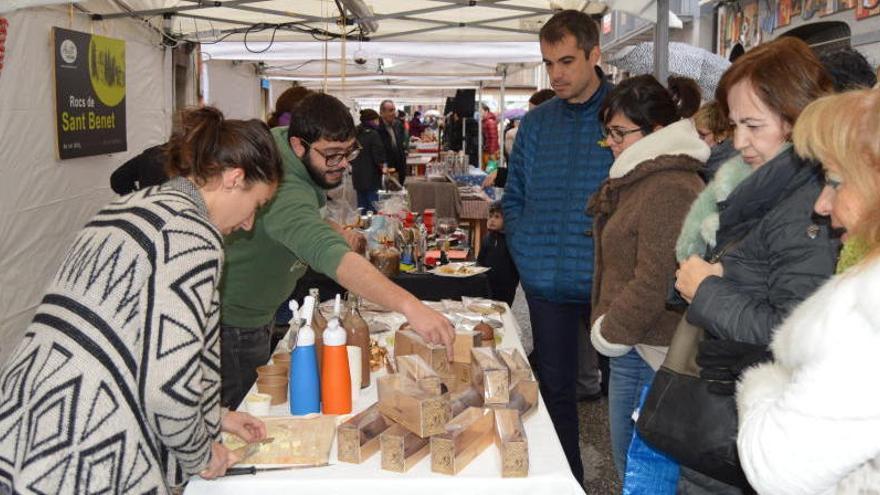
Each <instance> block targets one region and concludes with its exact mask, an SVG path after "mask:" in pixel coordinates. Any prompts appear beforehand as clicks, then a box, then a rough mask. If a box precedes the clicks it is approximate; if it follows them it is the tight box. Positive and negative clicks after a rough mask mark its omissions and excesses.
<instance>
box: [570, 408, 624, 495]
mask: <svg viewBox="0 0 880 495" xmlns="http://www.w3.org/2000/svg"><path fill="white" fill-rule="evenodd" d="M578 417H579V418H580V422H581V460H582V461H583V463H584V491H585V492H587V495H612V494H618V493H620V489H621V487H620V482H619V481H618V479H617V473H616V472H615V470H614V462H613V461H612V460H611V440H610V437H609V433H608V399H607V398H605V397H603V398H601V399H600V400H598V401H596V402H581V403H580V404H578Z"/></svg>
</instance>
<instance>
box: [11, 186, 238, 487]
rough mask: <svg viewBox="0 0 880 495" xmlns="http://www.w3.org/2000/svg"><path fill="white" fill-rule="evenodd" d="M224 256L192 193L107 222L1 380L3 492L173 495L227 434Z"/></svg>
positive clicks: (181, 189)
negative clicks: (221, 293) (223, 427)
mask: <svg viewBox="0 0 880 495" xmlns="http://www.w3.org/2000/svg"><path fill="white" fill-rule="evenodd" d="M222 266H223V244H222V239H221V237H220V234H219V232H218V231H217V229H216V228H215V227H214V226H213V225H212V224H211V223H210V222H209V220H208V212H207V208H206V206H205V204H204V201H203V199H202V197H201V195H200V194H199V192H198V191H197V190H196V189H195V187H194V186H193V184H192V183H191V182H189V181H188V180H186V179H181V178H177V179H173V180H171V181H169V182H168V183H166V184H165V185H163V186H159V187H151V188H148V189H145V190H142V191H139V192H136V193H134V194H132V195H129V196H125V197H123V198H121V199H119V200H118V201H116V202H114V203H111V204H109V205H108V206H106V207H105V208H104V209H102V210H101V211H100V212H99V213H98V214H97V215H95V217H94V218H92V219H91V221H90V222H89V223H88V224H87V225H86V226H85V228H84V229H83V230H82V231H81V232H80V233H79V235H78V236H77V237H76V240H75V242H74V244H73V246H72V248H71V249H70V250H69V251H68V253H67V255H66V258H65V259H64V262H63V263H62V265H61V267H60V268H59V269H58V272H57V273H56V275H55V277H54V278H53V279H52V281H51V283H50V284H49V287H48V289H47V290H46V295H45V297H44V298H43V301H42V303H41V304H40V306H39V308H38V309H37V313H36V315H35V316H34V319H33V321H32V323H31V324H30V326H29V327H28V328H27V331H26V333H25V335H24V338H23V341H22V342H21V344H20V345H19V346H18V348H17V349H16V350H15V351H14V353H13V355H12V357H11V358H10V360H9V362H7V363H6V364H5V367H4V368H3V371H2V374H0V493H6V492H9V491H14V492H16V493H22V494H50V493H51V494H54V493H77V494H85V493H99V492H100V493H138V494H141V493H155V494H161V493H167V492H168V487H169V486H174V485H178V484H180V483H182V482H183V481H185V480H186V479H187V478H189V477H190V476H191V475H193V474H196V473H198V472H199V471H201V470H202V469H204V468H205V466H206V465H207V463H208V460H209V458H210V455H211V443H212V441H213V440H214V439H215V438H216V437H217V435H218V433H219V430H220V402H219V401H220V393H219V392H220V355H219V349H220V342H219V330H218V328H219V327H218V324H219V317H220V314H219V298H218V292H217V288H218V287H219V282H220V274H221V268H222Z"/></svg>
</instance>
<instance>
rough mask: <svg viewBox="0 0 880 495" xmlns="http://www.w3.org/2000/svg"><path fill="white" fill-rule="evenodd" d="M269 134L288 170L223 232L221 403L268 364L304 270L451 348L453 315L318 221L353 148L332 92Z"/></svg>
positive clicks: (344, 113)
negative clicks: (245, 225)
mask: <svg viewBox="0 0 880 495" xmlns="http://www.w3.org/2000/svg"><path fill="white" fill-rule="evenodd" d="M272 134H273V136H274V137H275V143H276V144H277V146H278V150H279V152H280V154H281V157H282V160H283V167H284V178H283V179H282V182H281V184H280V185H279V186H278V192H277V194H276V195H275V199H273V200H272V201H271V202H270V203H269V204H268V205H266V206H265V207H264V208H263V209H262V210H261V211H259V212H258V214H257V217H256V220H255V222H254V226H253V229H252V230H251V231H250V232H247V233H236V234H233V235H231V236H229V237H227V238H226V263H225V267H224V274H223V280H222V283H221V287H220V297H221V306H222V307H221V316H220V317H221V329H222V333H221V378H222V381H223V383H222V402H223V405H225V406H228V407H233V408H234V407H236V406H237V405H238V403H239V402H241V400H242V399H243V398H244V395H245V394H246V393H247V391H248V389H249V388H250V387H251V385H252V384H253V382H254V381H255V379H256V368H257V366H260V365H263V364H265V363H266V361H268V359H269V353H270V352H271V350H270V348H269V347H270V339H269V332H270V329H271V325H272V323H273V320H274V317H275V311H276V310H277V309H278V307H279V306H280V305H281V304H282V303H283V302H284V300H285V299H286V298H287V297H288V296H289V295H290V294H291V292H292V291H293V288H294V287H295V286H296V283H297V281H298V280H299V279H300V278H301V277H302V276H303V274H304V273H305V271H306V267H307V266H311V267H312V269H313V270H315V271H318V272H321V273H323V274H325V275H327V276H329V277H331V278H333V279H334V280H336V281H337V282H338V283H339V284H340V285H342V286H343V287H345V288H346V289H348V290H350V291H352V292H354V293H355V294H358V295H360V296H363V297H364V298H366V299H369V300H370V301H373V302H375V303H377V304H380V305H382V306H384V307H386V308H389V309H391V310H393V311H397V312H400V313H402V314H403V315H404V316H406V318H407V320H409V322H410V325H411V326H412V327H413V329H415V331H417V332H419V333H420V334H421V335H422V336H424V337H425V338H426V339H428V340H429V341H431V342H435V343H442V344H445V345H447V349H451V343H452V339H453V336H454V331H453V328H452V326H451V324H450V323H449V321H448V320H447V319H446V318H445V317H443V315H441V314H440V313H437V312H436V311H434V310H432V309H430V308H428V307H427V306H425V305H424V304H422V302H421V301H419V300H418V299H416V298H415V297H414V296H413V295H412V294H410V293H409V292H407V291H405V290H403V289H402V288H400V287H399V286H397V285H396V284H394V283H393V282H391V281H390V280H388V278H386V277H385V276H384V275H382V274H381V273H379V272H378V271H377V270H376V269H375V268H373V266H372V265H371V264H370V263H369V262H368V261H367V260H366V259H364V258H363V257H362V256H360V255H358V254H357V253H355V252H353V251H352V250H351V247H350V246H352V245H355V244H356V243H357V241H358V239H357V238H356V237H355V236H354V235H352V234H351V233H345V232H343V231H342V229H341V228H340V227H339V226H338V225H336V224H333V223H331V222H328V221H325V220H324V219H322V218H321V213H320V208H321V207H323V206H324V203H325V202H326V191H327V189H331V188H333V187H336V186H337V185H339V184H340V183H341V182H342V176H343V172H344V170H345V168H346V167H347V166H348V164H349V161H350V160H352V159H354V158H355V157H356V156H357V153H358V152H359V148H358V145H357V142H356V141H355V135H356V130H355V126H354V121H353V120H352V118H351V114H350V113H349V111H348V109H347V108H346V107H345V105H343V104H342V102H341V101H339V100H337V99H336V98H334V97H332V96H330V95H326V94H320V93H316V94H313V95H310V96H308V97H306V98H305V99H304V100H303V101H302V102H301V103H300V104H299V106H297V108H296V109H295V110H294V111H293V112H292V115H291V123H290V127H289V128H288V129H285V128H283V127H276V128H275V129H273V130H272ZM346 235H347V236H348V240H346V237H344V236H346ZM191 290H199V288H198V287H193V288H192V289H191Z"/></svg>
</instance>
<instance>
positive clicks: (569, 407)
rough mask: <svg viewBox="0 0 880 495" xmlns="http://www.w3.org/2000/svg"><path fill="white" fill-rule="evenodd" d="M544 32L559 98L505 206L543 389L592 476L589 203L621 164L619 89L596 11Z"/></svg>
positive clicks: (522, 143) (524, 153)
mask: <svg viewBox="0 0 880 495" xmlns="http://www.w3.org/2000/svg"><path fill="white" fill-rule="evenodd" d="M539 38H540V42H541V54H542V56H543V58H544V65H545V67H546V69H547V73H548V75H549V76H550V83H551V86H552V87H553V90H554V91H555V92H556V97H555V98H553V99H552V100H550V101H548V102H546V103H544V104H543V105H541V106H539V107H537V108H535V109H534V110H532V111H531V112H529V113H527V114H526V115H525V117H524V118H523V121H522V124H521V126H520V130H519V131H517V135H516V141H515V143H514V146H513V153H512V154H511V157H510V166H509V171H508V174H509V175H508V179H507V188H506V189H505V192H504V197H503V199H502V204H503V208H504V217H505V223H506V225H507V231H508V245H509V247H510V251H511V255H512V256H513V259H514V262H515V263H516V266H517V269H518V270H519V273H520V276H521V280H522V285H523V288H524V289H525V293H526V299H527V300H528V303H529V312H530V314H531V320H532V321H531V323H532V332H533V335H534V343H535V358H536V364H537V370H536V371H537V374H538V379H539V380H540V383H541V394H542V395H543V397H544V401H545V402H546V404H547V410H548V412H549V413H550V417H551V419H552V420H553V425H554V427H555V428H556V434H557V435H559V440H560V442H561V443H562V448H563V450H564V451H565V455H566V457H567V458H568V463H569V465H570V466H571V470H572V473H573V474H574V476H575V478H576V479H577V480H578V481H579V482H582V481H583V465H582V464H581V458H580V449H579V446H578V417H577V404H576V381H577V375H578V361H579V360H583V361H585V363H583V364H586V365H588V367H589V369H590V370H591V371H592V373H591V376H592V382H593V383H591V384H590V386H591V388H593V390H590V391H589V392H595V393H597V394H598V392H599V372H598V369H597V368H596V353H595V351H594V350H593V349H592V347H589V344H587V345H586V346H582V348H581V349H582V350H581V351H580V352H579V350H578V334H579V333H582V334H584V336H586V332H587V328H589V326H588V325H589V321H590V288H591V282H592V275H593V239H592V237H591V235H592V232H591V227H592V220H591V219H590V218H589V217H587V216H586V215H585V213H584V208H585V205H586V203H587V198H589V197H590V195H591V194H593V193H594V192H596V190H597V189H598V188H599V185H600V184H601V183H602V181H603V180H605V178H607V177H608V169H609V168H610V167H611V162H612V161H613V158H612V155H611V151H609V150H608V149H607V148H603V147H601V146H600V145H599V141H600V140H602V131H601V124H600V122H599V118H598V116H597V113H598V109H599V105H600V104H601V102H602V100H603V99H604V98H605V95H606V94H607V93H608V91H609V89H610V86H609V84H608V83H607V82H605V81H604V78H603V75H602V72H601V71H600V70H599V69H598V68H597V67H596V63H597V62H598V61H599V57H600V52H599V32H598V29H597V27H596V24H595V23H594V22H593V21H592V20H591V19H590V18H589V17H588V16H587V15H586V14H584V13H582V12H578V11H574V10H566V11H562V12H559V13H557V14H556V15H554V16H553V17H552V18H551V19H550V20H549V21H547V23H546V24H545V25H544V27H543V28H541V33H540V36H539ZM585 340H587V341H588V339H585Z"/></svg>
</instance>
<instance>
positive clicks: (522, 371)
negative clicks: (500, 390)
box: [495, 349, 532, 383]
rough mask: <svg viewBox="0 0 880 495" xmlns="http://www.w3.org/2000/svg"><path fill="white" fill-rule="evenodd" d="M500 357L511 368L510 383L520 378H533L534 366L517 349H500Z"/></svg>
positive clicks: (498, 351)
mask: <svg viewBox="0 0 880 495" xmlns="http://www.w3.org/2000/svg"><path fill="white" fill-rule="evenodd" d="M495 352H497V353H498V357H499V358H501V362H503V363H504V365H505V366H507V369H508V370H510V383H516V382H517V381H519V380H531V378H532V367H531V366H529V362H528V361H526V358H524V357H523V355H522V354H521V353H520V352H519V351H518V350H516V349H498V350H496V351H495Z"/></svg>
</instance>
